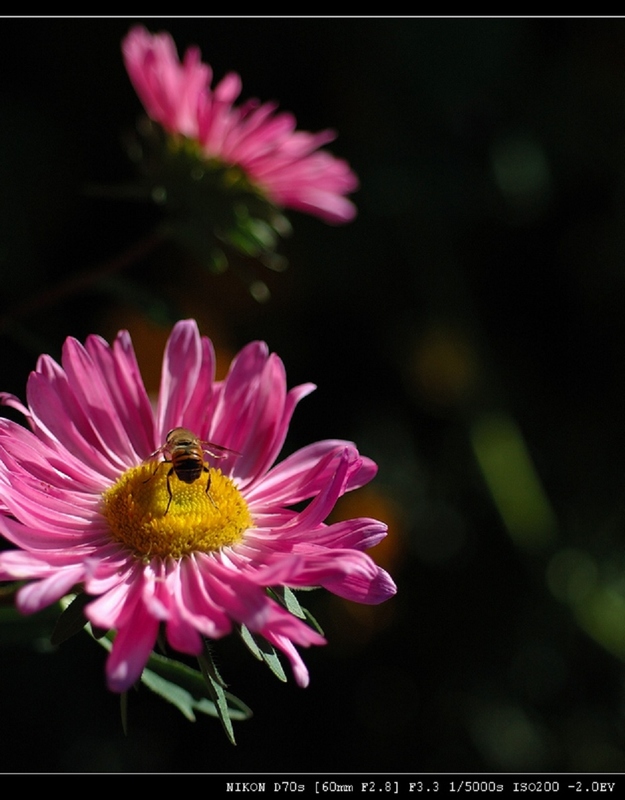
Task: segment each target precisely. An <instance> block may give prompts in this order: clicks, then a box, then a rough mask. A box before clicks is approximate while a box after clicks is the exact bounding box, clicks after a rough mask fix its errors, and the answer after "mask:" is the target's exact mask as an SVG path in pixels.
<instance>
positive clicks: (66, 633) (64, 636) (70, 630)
mask: <svg viewBox="0 0 625 800" xmlns="http://www.w3.org/2000/svg"><path fill="white" fill-rule="evenodd" d="M91 600H93V597H91V596H90V595H88V594H84V593H83V592H81V593H80V594H77V595H76V596H75V597H74V599H73V600H72V601H71V602H70V603H69V605H67V606H65V608H64V609H63V611H62V612H61V616H60V617H59V618H58V620H57V623H56V625H55V626H54V630H53V631H52V635H51V636H50V642H51V643H52V644H53V645H57V644H62V643H63V642H66V641H67V640H68V639H69V638H71V637H72V636H74V635H75V634H77V633H80V631H81V630H83V628H84V627H85V625H86V624H87V618H86V617H85V615H84V613H83V609H84V607H85V606H86V605H87V603H89V602H90V601H91Z"/></svg>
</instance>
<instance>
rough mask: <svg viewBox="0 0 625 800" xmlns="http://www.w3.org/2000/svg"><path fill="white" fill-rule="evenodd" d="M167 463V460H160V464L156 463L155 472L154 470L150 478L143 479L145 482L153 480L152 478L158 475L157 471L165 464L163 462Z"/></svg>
mask: <svg viewBox="0 0 625 800" xmlns="http://www.w3.org/2000/svg"><path fill="white" fill-rule="evenodd" d="M166 463H167V462H166V461H159V462H158V464H157V465H156V467H155V468H154V472H153V473H152V474H151V475H150V477H149V478H146V479H145V480H144V481H143V483H147V482H148V481H151V480H152V478H153V477H154V476H155V475H156V473H157V472H158V471H159V469H160V468H161V467H162V466H163V464H166Z"/></svg>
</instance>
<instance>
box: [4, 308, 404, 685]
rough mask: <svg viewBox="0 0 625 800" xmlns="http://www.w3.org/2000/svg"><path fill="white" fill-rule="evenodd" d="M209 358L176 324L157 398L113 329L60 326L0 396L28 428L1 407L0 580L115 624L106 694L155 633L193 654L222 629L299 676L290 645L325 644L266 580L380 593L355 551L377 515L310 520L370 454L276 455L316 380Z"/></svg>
mask: <svg viewBox="0 0 625 800" xmlns="http://www.w3.org/2000/svg"><path fill="white" fill-rule="evenodd" d="M214 362H215V357H214V353H213V348H212V345H211V342H210V341H209V339H207V338H206V337H202V336H200V335H199V332H198V329H197V326H196V324H195V322H194V321H192V320H186V321H183V322H179V323H178V324H177V325H176V326H175V327H174V329H173V331H172V333H171V336H170V338H169V340H168V343H167V346H166V349H165V354H164V359H163V370H162V377H161V385H160V392H159V396H158V401H157V405H156V409H154V408H153V407H152V404H151V403H150V399H149V397H148V395H147V393H146V390H145V387H144V385H143V381H142V379H141V375H140V373H139V369H138V366H137V361H136V358H135V354H134V351H133V348H132V344H131V341H130V337H129V335H128V333H127V332H125V331H122V332H120V333H119V334H118V336H117V337H116V339H115V341H114V342H113V344H112V345H109V344H107V343H106V342H105V341H104V340H103V339H101V338H100V337H98V336H90V337H89V338H88V339H87V341H86V344H85V345H84V346H83V345H81V344H80V343H79V342H78V341H76V340H75V339H72V338H69V339H67V341H66V342H65V345H64V347H63V354H62V360H61V364H60V365H59V364H57V363H56V362H55V361H54V360H53V359H52V358H50V357H49V356H45V355H44V356H41V358H40V359H39V361H38V364H37V368H36V369H35V371H34V372H32V373H31V375H30V377H29V380H28V385H27V400H28V405H27V406H25V405H23V404H22V403H21V402H20V401H19V400H18V399H17V398H16V397H14V396H13V395H7V394H5V395H3V396H2V398H1V399H2V402H3V403H4V404H5V405H8V406H12V407H13V408H14V409H18V410H19V411H21V412H22V413H23V414H24V416H25V417H26V419H27V421H28V423H29V425H30V429H31V430H27V429H26V428H24V427H22V426H20V425H18V424H17V423H15V422H12V421H10V420H7V419H0V533H1V534H2V535H3V536H4V537H5V538H6V539H7V540H8V541H9V542H11V543H12V544H13V545H14V549H11V550H5V551H4V552H2V553H0V580H5V581H6V580H20V581H21V580H26V581H29V582H28V583H26V584H25V585H24V586H22V587H21V588H20V589H19V591H18V593H17V600H16V602H17V605H18V608H19V609H20V610H21V611H22V612H23V613H25V614H30V613H33V612H36V611H39V610H40V609H42V608H44V607H46V606H49V605H50V604H53V603H55V602H57V601H58V600H60V599H61V598H62V597H64V596H65V595H67V594H68V593H70V592H72V591H73V590H74V591H75V587H77V586H78V587H81V588H82V589H83V591H84V592H85V593H86V595H87V596H88V597H89V598H92V599H90V600H89V602H88V603H87V604H86V606H85V607H84V614H85V616H86V618H87V619H88V620H89V621H90V622H91V623H92V624H93V625H95V626H97V627H98V628H101V629H104V630H113V631H115V638H114V641H113V647H112V651H111V653H110V655H109V657H108V660H107V665H106V675H107V682H108V686H109V688H110V689H111V690H113V691H115V692H122V691H125V690H126V689H128V688H129V687H130V686H131V685H132V684H133V683H134V682H135V681H136V680H137V679H138V678H139V677H140V676H141V673H142V670H143V668H144V666H145V665H146V662H147V660H148V658H149V656H150V654H151V651H152V649H153V647H154V645H155V642H156V638H157V635H158V633H159V631H160V630H162V631H164V633H165V635H166V638H167V640H168V642H169V644H170V646H171V647H172V648H173V649H174V650H177V651H180V652H182V653H187V654H194V655H197V654H199V653H200V652H201V650H202V647H203V645H204V639H205V638H208V639H219V638H220V637H223V636H225V635H227V634H228V633H230V632H231V630H232V628H233V626H234V625H244V626H246V627H247V628H248V629H249V630H250V631H252V632H254V633H256V634H260V635H261V636H262V637H264V638H265V639H266V640H268V641H269V642H270V643H271V644H272V645H273V646H275V647H276V648H278V649H279V650H281V651H282V652H283V653H284V654H285V655H286V656H287V658H288V659H289V661H290V663H291V665H292V668H293V672H294V675H295V679H296V681H297V683H298V684H300V685H301V686H305V685H307V683H308V672H307V670H306V667H305V665H304V663H303V661H302V659H301V657H300V655H299V653H298V651H297V650H296V647H295V646H296V645H300V646H304V647H307V646H309V645H313V644H324V643H325V640H324V639H323V637H322V636H321V635H320V634H319V633H317V632H316V631H314V630H313V629H312V628H310V627H309V626H308V625H307V624H306V623H305V622H303V621H302V620H301V619H299V618H297V617H295V616H293V615H292V614H291V613H289V611H287V609H286V608H285V607H284V606H283V605H281V604H280V603H279V602H276V599H274V598H275V594H273V597H272V592H268V591H267V590H268V589H269V588H270V587H283V586H286V587H290V588H294V589H297V588H299V587H310V586H323V587H325V588H326V589H328V590H330V591H331V592H334V593H335V594H337V595H339V596H341V597H345V598H348V599H350V600H354V601H356V602H360V603H380V602H382V601H383V600H386V599H387V598H388V597H390V596H391V595H393V594H394V593H395V585H394V583H393V581H392V579H391V578H390V577H389V576H388V574H387V573H386V572H385V571H384V570H382V569H381V568H379V567H377V566H376V565H375V563H374V562H373V561H372V559H371V558H370V557H369V556H368V555H366V554H365V553H364V552H363V550H364V549H366V548H368V547H371V546H372V545H374V544H376V543H377V542H378V541H380V539H382V538H383V537H384V536H385V534H386V526H385V525H384V524H382V523H381V522H378V521H376V520H373V519H365V518H363V519H351V520H347V521H343V522H336V523H333V524H330V525H326V524H324V519H325V518H326V517H327V516H328V514H329V512H330V511H331V510H332V508H333V506H334V504H335V502H336V500H337V499H338V498H339V497H340V496H341V495H343V494H344V493H345V492H348V491H351V490H352V489H357V488H358V487H360V486H362V485H363V484H365V483H367V482H368V481H369V480H371V479H372V478H373V476H374V475H375V472H376V466H375V464H374V463H373V462H372V461H371V460H369V459H367V458H365V457H363V456H361V455H359V453H358V451H357V449H356V447H355V446H354V445H353V444H352V443H350V442H346V441H339V440H327V441H321V442H317V443H315V444H312V445H309V446H307V447H304V448H302V449H301V450H298V451H297V452H295V453H294V454H293V455H291V456H289V457H287V458H286V459H284V460H283V461H282V462H280V463H279V464H277V465H274V461H275V459H276V457H277V455H278V453H279V452H280V450H281V448H282V445H283V443H284V440H285V437H286V433H287V429H288V426H289V421H290V419H291V415H292V413H293V411H294V408H295V406H296V404H297V403H298V402H299V400H301V399H302V398H303V397H305V396H306V395H307V394H309V393H310V392H311V391H312V390H313V389H314V386H313V385H312V384H303V385H301V386H297V387H295V388H293V389H291V390H288V391H287V388H286V376H285V370H284V365H283V364H282V362H281V361H280V359H279V358H278V357H277V356H276V355H275V354H270V353H269V352H268V350H267V347H266V345H265V344H264V343H262V342H252V343H251V344H249V345H247V346H246V347H244V348H243V350H241V352H240V353H239V354H238V356H237V357H236V358H235V359H234V361H233V363H232V365H231V367H230V370H229V372H228V375H227V377H226V378H225V379H224V380H223V381H215V379H214ZM178 428H185V429H188V431H186V432H180V431H179V430H176V431H175V432H174V433H171V431H172V429H178ZM168 434H169V438H168ZM212 443H215V444H212ZM310 498H312V500H310V502H309V503H308V504H307V505H305V507H304V508H301V504H302V501H306V500H309V499H310ZM293 506H297V509H295V508H293Z"/></svg>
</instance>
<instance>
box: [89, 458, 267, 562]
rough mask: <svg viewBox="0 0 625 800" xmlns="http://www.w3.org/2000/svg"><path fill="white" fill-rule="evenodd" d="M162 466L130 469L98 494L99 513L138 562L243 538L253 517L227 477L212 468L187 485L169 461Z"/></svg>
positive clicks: (203, 549)
mask: <svg viewBox="0 0 625 800" xmlns="http://www.w3.org/2000/svg"><path fill="white" fill-rule="evenodd" d="M161 465H162V466H160V465H159V466H155V465H154V463H150V464H142V465H141V466H138V467H132V468H131V469H129V470H127V471H126V472H124V473H123V475H121V476H120V478H119V479H118V480H117V482H116V483H115V484H114V485H113V486H111V487H110V488H109V489H107V490H106V491H105V492H104V494H103V495H102V500H103V504H102V513H103V514H104V516H105V518H106V520H107V522H108V523H109V526H110V529H111V535H112V537H113V538H114V539H115V540H116V541H118V542H121V543H122V544H123V545H125V546H126V547H128V548H130V549H131V550H133V551H134V552H135V554H136V555H137V556H139V557H140V558H152V557H153V556H160V557H161V558H168V557H169V558H175V559H179V558H182V557H183V556H185V555H189V554H190V553H195V552H198V551H200V552H203V553H206V552H210V551H212V550H220V549H221V548H222V547H227V546H228V545H232V544H236V542H239V541H240V540H241V539H242V538H243V534H244V533H245V531H246V530H247V528H249V527H250V526H251V525H252V517H251V515H250V512H249V509H248V507H247V503H246V502H245V500H244V499H243V496H242V495H241V493H240V492H239V490H238V489H237V488H236V486H235V485H234V483H233V482H232V481H231V480H230V478H227V477H226V476H225V475H222V473H221V471H220V470H218V469H213V468H210V469H209V470H208V472H201V474H200V477H199V478H198V479H197V480H194V481H193V482H192V483H186V482H183V481H181V480H180V479H179V478H178V476H177V475H176V473H175V471H172V465H171V463H170V462H161ZM170 472H171V474H169V473H170ZM208 481H210V483H208ZM207 485H208V491H207Z"/></svg>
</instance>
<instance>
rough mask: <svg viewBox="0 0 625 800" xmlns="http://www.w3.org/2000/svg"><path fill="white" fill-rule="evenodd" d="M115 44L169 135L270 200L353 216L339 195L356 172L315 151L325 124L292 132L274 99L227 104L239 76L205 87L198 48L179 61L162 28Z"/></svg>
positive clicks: (207, 72) (328, 136)
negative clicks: (236, 172)
mask: <svg viewBox="0 0 625 800" xmlns="http://www.w3.org/2000/svg"><path fill="white" fill-rule="evenodd" d="M122 51H123V55H124V61H125V64H126V69H127V70H128V75H129V76H130V80H131V81H132V83H133V85H134V87H135V89H136V91H137V94H138V95H139V98H140V99H141V102H142V103H143V105H144V107H145V110H146V111H147V113H148V115H149V116H150V117H151V118H152V119H153V120H154V121H155V122H158V123H159V124H160V125H161V126H162V127H163V128H164V129H165V130H166V131H167V132H168V133H169V134H171V135H172V136H183V137H186V138H187V139H189V140H191V141H194V142H196V143H197V144H198V145H199V148H200V151H201V154H202V156H203V157H204V158H205V159H206V160H208V161H210V160H217V161H218V162H220V163H222V164H226V165H230V166H235V165H236V166H239V167H240V168H241V169H242V170H243V171H244V172H245V174H246V175H247V177H248V179H249V181H250V182H251V183H252V184H253V185H255V186H256V187H257V188H258V189H260V190H261V192H262V193H263V194H264V195H266V196H267V197H268V198H269V199H270V200H271V201H272V202H274V203H276V204H277V205H281V206H288V207H290V208H295V209H298V210H300V211H305V212H307V213H309V214H315V215H317V216H319V217H321V218H322V219H324V220H325V221H326V222H331V223H341V222H348V221H349V220H351V219H353V217H354V216H355V214H356V208H355V206H354V205H353V203H351V202H350V201H349V200H347V199H346V197H345V195H346V194H348V193H349V192H352V191H354V189H356V188H357V186H358V179H357V178H356V176H355V175H354V173H353V172H352V171H351V169H350V168H349V165H348V164H347V163H346V162H345V161H342V160H340V159H337V158H335V157H334V156H332V155H330V153H327V152H325V151H322V150H321V151H320V150H319V148H320V147H322V146H323V145H325V144H327V143H328V142H330V141H332V140H333V139H334V138H335V134H334V133H333V132H332V131H329V130H326V131H322V132H320V133H316V134H313V133H308V132H306V131H297V130H295V125H296V121H295V118H294V117H293V115H292V114H288V113H285V112H282V113H275V112H276V105H275V104H274V103H263V104H260V103H259V101H258V100H248V101H247V102H246V103H244V104H243V105H241V106H234V102H235V100H236V99H237V97H238V96H239V94H240V92H241V79H240V78H239V76H238V75H237V74H235V73H229V74H228V75H226V76H225V77H224V78H223V79H222V80H221V81H220V82H219V83H218V84H217V86H216V87H215V89H214V90H212V89H211V86H210V84H211V80H212V70H211V68H210V66H209V65H208V64H203V63H202V61H201V57H200V51H199V50H198V48H197V47H190V48H189V49H188V50H187V52H186V53H185V56H184V60H183V61H182V63H180V61H179V59H178V54H177V52H176V46H175V44H174V42H173V40H172V38H171V36H169V34H167V33H158V34H155V35H152V34H150V33H149V32H148V31H147V30H146V29H145V28H143V27H136V28H133V29H132V30H131V31H130V32H129V33H128V35H127V36H126V38H125V39H124V41H123V44H122Z"/></svg>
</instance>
